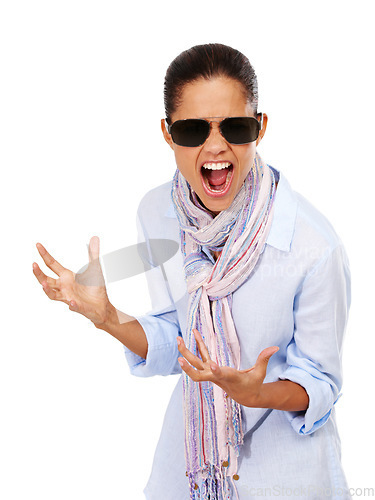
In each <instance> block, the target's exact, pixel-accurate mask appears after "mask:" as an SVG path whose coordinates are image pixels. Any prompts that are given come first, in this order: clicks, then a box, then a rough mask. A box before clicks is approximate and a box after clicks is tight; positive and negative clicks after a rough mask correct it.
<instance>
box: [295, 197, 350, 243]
mask: <svg viewBox="0 0 375 500" xmlns="http://www.w3.org/2000/svg"><path fill="white" fill-rule="evenodd" d="M294 196H295V199H296V203H297V210H296V222H295V234H294V239H293V244H294V245H295V246H296V245H298V246H300V247H301V246H310V247H311V246H314V247H316V248H317V249H321V251H324V252H326V253H329V252H331V251H333V250H334V249H335V248H337V247H338V246H342V242H341V239H340V237H339V235H338V234H337V233H336V230H335V229H334V227H333V225H332V224H331V222H330V221H329V220H328V218H327V217H326V216H325V215H324V214H323V213H322V212H320V210H319V209H318V208H316V207H315V206H314V205H313V204H312V203H311V202H310V201H309V200H307V199H306V198H305V197H304V196H302V195H301V194H300V193H298V192H296V191H295V192H294Z"/></svg>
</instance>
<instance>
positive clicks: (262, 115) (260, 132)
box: [257, 113, 268, 146]
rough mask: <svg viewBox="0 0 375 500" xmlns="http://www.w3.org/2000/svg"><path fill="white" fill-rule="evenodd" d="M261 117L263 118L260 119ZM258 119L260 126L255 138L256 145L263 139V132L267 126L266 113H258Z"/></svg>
mask: <svg viewBox="0 0 375 500" xmlns="http://www.w3.org/2000/svg"><path fill="white" fill-rule="evenodd" d="M262 118H263V119H262ZM258 120H262V122H261V123H262V128H261V129H260V131H259V135H258V139H257V146H258V144H259V143H260V141H261V140H262V139H263V136H264V134H265V133H266V128H267V123H268V116H267V115H266V113H259V114H258Z"/></svg>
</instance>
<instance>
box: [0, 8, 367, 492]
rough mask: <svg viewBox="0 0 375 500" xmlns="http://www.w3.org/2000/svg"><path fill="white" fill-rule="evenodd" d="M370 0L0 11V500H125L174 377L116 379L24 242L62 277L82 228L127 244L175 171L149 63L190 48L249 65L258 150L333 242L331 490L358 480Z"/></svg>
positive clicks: (108, 357)
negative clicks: (338, 287)
mask: <svg viewBox="0 0 375 500" xmlns="http://www.w3.org/2000/svg"><path fill="white" fill-rule="evenodd" d="M372 6H373V5H372V2H370V1H367V2H366V1H356V2H354V1H353V2H346V1H332V0H331V1H330V0H328V1H327V0H326V1H314V2H307V1H286V0H283V1H263V2H260V1H256V2H254V1H249V0H248V1H237V2H236V1H233V2H220V1H217V2H204V1H202V0H200V1H196V0H189V1H188V2H177V1H165V2H138V3H135V2H134V3H133V2H125V1H122V2H121V1H111V0H109V1H108V0H107V1H105V2H104V1H93V0H91V1H83V0H75V1H70V0H65V1H64V2H62V1H61V2H57V1H51V0H50V1H40V0H36V1H28V2H26V1H24V2H22V1H17V0H13V1H10V0H8V1H3V2H2V4H1V8H0V50H1V56H0V57H1V58H0V71H1V78H0V87H1V89H0V106H1V109H0V120H1V131H0V143H1V146H0V148H1V150H0V155H1V172H2V174H1V181H2V182H1V266H2V267H1V271H2V276H3V278H2V280H1V285H2V286H1V294H2V297H1V306H2V321H1V351H0V356H1V359H0V370H1V373H0V376H1V379H0V380H1V395H0V398H1V399H0V401H1V405H2V406H1V413H0V419H1V422H0V426H1V434H2V435H1V447H0V460H1V464H0V474H1V481H0V496H1V498H3V499H4V500H13V499H34V498H35V499H38V500H47V499H48V500H50V499H54V500H60V499H64V500H65V499H67V498H69V499H70V500H81V499H88V498H90V499H91V500H96V499H100V500H104V499H106V500H120V499H131V500H139V499H142V498H143V494H142V490H143V487H144V486H145V483H146V481H147V478H148V476H149V473H150V468H151V463H152V457H153V452H154V449H155V446H156V443H157V440H158V436H159V431H160V427H161V424H162V419H163V415H164V411H165V408H166V405H167V403H168V400H169V395H170V393H171V390H172V388H173V387H174V385H175V383H176V381H177V378H176V377H167V378H163V377H154V378H152V379H138V378H136V377H132V376H131V375H130V374H129V370H128V366H127V364H126V362H125V357H124V354H123V349H122V345H121V344H120V343H119V342H118V341H117V340H115V339H113V338H112V337H111V336H110V335H108V334H106V333H104V332H102V331H99V330H96V329H95V328H94V327H93V326H92V325H91V324H90V323H89V321H88V320H86V319H85V318H83V317H82V316H79V315H77V314H75V313H72V312H70V311H69V310H68V308H67V306H66V305H65V304H62V303H58V302H51V301H50V300H49V299H48V298H47V297H46V296H45V295H44V293H43V291H42V289H41V287H40V286H39V284H38V282H37V281H36V279H35V277H34V276H33V274H32V262H33V261H37V262H38V263H39V264H41V259H40V258H39V255H38V253H37V251H36V248H35V243H36V242H38V241H40V242H42V243H43V244H44V245H45V246H46V247H47V249H48V250H49V251H50V252H51V253H52V255H53V256H54V257H56V259H57V260H59V261H60V262H61V263H62V264H63V265H64V266H66V267H69V268H70V269H72V270H74V271H77V270H78V269H79V268H80V267H81V266H83V265H84V264H85V263H86V261H87V249H86V245H87V243H88V241H89V239H90V237H91V236H92V235H94V234H96V235H99V237H100V238H101V249H102V253H103V254H105V253H108V252H110V251H112V250H116V249H118V248H121V247H124V246H128V245H131V244H133V243H135V240H136V233H135V212H136V207H137V205H138V202H139V201H140V199H141V197H142V195H143V194H144V193H145V192H146V191H147V190H149V189H150V188H152V187H154V186H156V185H158V184H161V183H163V182H166V181H168V180H170V179H171V177H172V175H173V173H174V170H175V165H174V158H173V155H172V152H171V151H170V149H169V148H168V146H167V145H166V144H165V143H164V142H163V139H162V136H161V132H160V118H162V117H163V95H162V93H163V78H164V74H165V71H166V69H167V66H168V64H169V63H170V62H171V60H172V59H173V58H174V57H175V56H176V55H178V54H179V53H180V52H181V51H182V50H185V49H186V48H189V47H191V46H192V45H195V44H198V43H206V42H221V43H226V44H229V45H232V46H233V47H235V48H237V49H239V50H241V51H242V52H244V53H245V54H246V55H247V56H248V57H249V59H250V61H251V62H252V64H253V65H254V67H255V70H256V72H257V74H258V79H259V91H260V103H259V109H260V110H261V111H265V112H267V113H268V115H269V127H268V130H267V134H266V136H265V138H264V140H263V142H262V144H261V146H260V147H259V151H260V153H261V155H262V156H263V158H264V159H265V160H266V161H267V162H268V163H270V164H271V165H273V166H275V167H276V168H278V169H280V170H282V171H283V172H284V174H285V175H286V177H287V178H288V180H289V182H290V183H291V185H292V186H293V187H294V189H295V190H297V191H299V192H301V193H302V194H303V195H304V196H305V197H306V198H308V199H309V200H310V201H311V202H312V203H313V204H314V205H315V206H316V207H317V208H318V209H319V210H321V211H322V212H323V213H324V214H325V215H326V216H327V217H328V219H329V220H330V221H331V222H332V224H333V225H334V227H335V228H336V231H337V232H338V234H339V235H340V237H341V239H342V240H343V242H344V244H345V246H346V249H347V253H348V255H349V259H350V262H351V270H352V279H353V288H352V292H353V303H352V309H351V313H350V321H349V325H348V329H347V336H346V342H345V350H344V387H343V397H342V398H341V399H340V401H339V402H338V404H337V415H338V424H339V430H340V434H341V439H342V454H343V463H344V467H345V471H346V475H347V479H348V483H349V486H350V487H352V488H365V487H375V482H374V476H373V455H372V450H373V449H374V445H375V443H374V437H373V432H372V427H373V422H372V420H373V414H374V403H373V383H372V378H373V377H372V373H373V369H372V368H373V350H374V346H375V343H374V334H375V331H374V325H373V314H372V313H373V308H374V306H373V300H372V299H373V297H374V293H373V289H372V283H373V282H374V278H375V276H374V271H373V245H372V241H373V240H372V239H371V232H372V230H371V228H373V216H374V204H373V201H374V200H373V198H374V195H373V185H374V155H373V148H372V147H371V146H372V145H373V144H374V138H373V134H374V127H373V117H374V99H373V89H374V84H375V82H374V76H373V73H372V67H373V47H374V37H373V35H372V33H373V22H372V18H373V15H372ZM369 233H370V234H369ZM41 265H42V264H41ZM43 269H44V270H45V267H43ZM50 274H51V273H50ZM109 294H110V297H111V300H112V302H113V303H114V304H115V305H116V306H117V307H118V308H119V309H121V310H123V311H125V312H127V313H129V314H141V313H143V312H146V311H147V310H148V308H149V300H148V297H147V291H146V286H145V282H144V277H138V278H132V279H130V280H124V281H121V282H119V283H116V284H113V285H110V286H109ZM176 500H178V499H176Z"/></svg>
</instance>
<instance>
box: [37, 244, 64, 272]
mask: <svg viewBox="0 0 375 500" xmlns="http://www.w3.org/2000/svg"><path fill="white" fill-rule="evenodd" d="M36 247H37V249H38V252H39V254H40V256H41V257H42V259H43V260H44V263H45V264H46V266H47V267H49V268H50V269H51V271H53V272H54V273H56V274H57V275H58V276H60V274H61V273H62V271H64V270H65V267H63V266H62V265H61V264H59V263H58V262H57V260H56V259H54V258H53V257H52V255H50V254H49V253H48V252H47V250H46V249H45V248H44V246H43V245H42V244H41V243H37V244H36Z"/></svg>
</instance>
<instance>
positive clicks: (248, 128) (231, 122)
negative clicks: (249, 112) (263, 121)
mask: <svg viewBox="0 0 375 500" xmlns="http://www.w3.org/2000/svg"><path fill="white" fill-rule="evenodd" d="M220 128H221V133H222V134H223V136H224V137H225V139H226V140H227V141H228V142H230V143H231V144H248V143H249V142H253V141H255V140H256V139H257V138H258V135H259V122H258V120H257V119H255V118H251V117H240V118H226V119H225V120H223V121H222V122H221V125H220Z"/></svg>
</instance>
